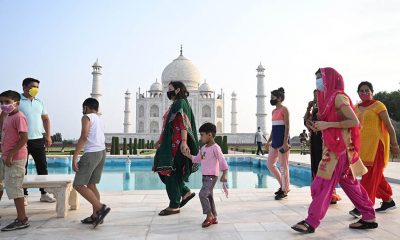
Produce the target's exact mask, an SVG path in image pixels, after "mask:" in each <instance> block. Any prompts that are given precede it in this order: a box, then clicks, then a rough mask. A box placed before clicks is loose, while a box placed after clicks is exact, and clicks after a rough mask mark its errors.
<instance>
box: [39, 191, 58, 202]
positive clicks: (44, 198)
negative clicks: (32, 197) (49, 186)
mask: <svg viewBox="0 0 400 240" xmlns="http://www.w3.org/2000/svg"><path fill="white" fill-rule="evenodd" d="M40 201H41V202H48V203H53V202H55V201H56V199H55V198H53V197H52V196H50V195H49V194H48V193H45V194H42V196H41V197H40Z"/></svg>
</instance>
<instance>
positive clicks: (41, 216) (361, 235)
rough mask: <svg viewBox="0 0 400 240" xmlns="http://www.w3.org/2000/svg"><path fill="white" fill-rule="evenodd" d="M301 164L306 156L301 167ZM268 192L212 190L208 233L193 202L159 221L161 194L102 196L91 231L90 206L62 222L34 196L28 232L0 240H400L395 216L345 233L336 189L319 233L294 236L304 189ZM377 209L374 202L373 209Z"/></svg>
mask: <svg viewBox="0 0 400 240" xmlns="http://www.w3.org/2000/svg"><path fill="white" fill-rule="evenodd" d="M294 157H296V156H294ZM302 157H303V156H302ZM302 157H301V159H302ZM296 159H300V158H299V157H298V156H297V157H296ZM301 159H300V160H301ZM306 159H307V156H305V157H304V161H306ZM298 161H299V160H298ZM393 164H398V163H393ZM391 165H392V164H391ZM394 166H397V165H394ZM389 167H391V166H389ZM393 168H395V167H393ZM392 186H393V190H394V193H395V196H394V198H395V199H397V200H399V199H400V196H399V195H400V185H399V184H392ZM194 191H195V192H198V190H194ZM274 191H275V189H251V190H250V189H249V190H243V189H231V190H230V197H229V199H226V198H225V196H224V195H223V194H222V193H221V192H219V190H215V195H216V205H217V210H218V212H219V222H220V223H219V224H218V225H214V226H211V227H210V228H208V229H202V228H201V226H200V225H201V223H202V221H203V220H204V216H203V215H202V212H201V205H200V202H199V200H198V198H197V197H196V198H194V199H193V200H192V201H191V202H189V203H188V204H187V206H185V207H184V208H183V209H182V210H181V213H180V214H178V215H174V216H167V217H160V216H158V215H157V214H158V212H159V211H160V210H162V209H163V208H164V207H166V206H167V204H168V201H167V199H168V198H167V195H166V193H165V191H161V190H155V191H129V192H105V193H102V197H103V201H104V202H105V203H106V204H108V205H109V206H110V207H111V208H112V211H111V213H110V214H109V216H108V217H107V218H106V220H105V223H104V224H103V225H101V226H99V227H98V228H97V229H96V230H93V229H91V228H90V227H89V226H87V225H83V224H81V223H80V220H81V219H83V218H85V217H87V216H89V215H90V206H89V204H88V203H87V202H86V201H85V200H83V199H82V201H81V202H82V206H81V209H80V210H78V211H71V212H69V215H68V217H67V218H65V219H62V218H61V219H60V218H56V217H55V211H54V209H55V204H54V203H40V202H39V195H38V193H34V194H32V195H31V196H30V199H29V201H30V204H29V206H28V207H27V212H28V216H29V217H30V222H31V227H30V228H28V229H25V230H20V231H14V232H7V233H4V232H0V239H2V240H6V239H41V240H45V239H88V238H90V239H117V238H118V239H162V240H170V239H191V240H192V239H251V240H256V239H280V240H282V239H285V240H286V239H385V240H389V239H400V214H399V211H400V210H394V211H392V212H390V213H387V214H378V215H377V221H378V223H379V228H378V229H375V230H368V231H360V230H350V229H349V228H348V224H349V223H351V222H352V221H354V219H353V218H352V217H351V216H350V215H348V211H349V210H351V209H352V208H353V206H352V204H351V203H350V201H349V200H348V198H347V197H346V196H345V195H344V194H343V192H342V190H341V189H338V192H339V193H340V194H341V195H342V197H343V200H342V201H341V202H339V203H338V204H337V205H332V206H331V207H330V209H329V211H328V214H327V216H326V218H325V219H324V221H323V222H322V224H321V227H320V228H318V229H317V231H316V232H315V233H314V234H311V235H301V234H298V233H296V232H294V231H293V230H291V229H290V226H291V225H293V224H295V223H296V222H298V221H300V220H303V219H304V217H305V216H306V214H307V207H308V204H309V202H310V200H311V198H310V191H309V188H308V187H304V188H298V189H293V190H292V191H291V192H290V194H289V198H288V199H287V200H282V201H275V200H274V199H273V192H274ZM398 203H400V201H399V202H398ZM378 205H379V202H377V205H376V207H378ZM0 215H1V216H2V218H1V219H0V223H1V226H5V225H6V224H8V223H9V222H10V221H12V220H13V218H14V217H15V208H14V206H13V202H11V201H9V200H7V199H4V198H3V201H1V202H0Z"/></svg>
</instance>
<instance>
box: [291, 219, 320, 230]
mask: <svg viewBox="0 0 400 240" xmlns="http://www.w3.org/2000/svg"><path fill="white" fill-rule="evenodd" d="M292 229H293V230H295V231H297V232H301V233H313V232H315V228H313V227H312V226H311V225H310V224H308V223H307V222H306V221H301V222H299V223H297V224H296V225H294V226H292Z"/></svg>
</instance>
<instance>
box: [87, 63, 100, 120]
mask: <svg viewBox="0 0 400 240" xmlns="http://www.w3.org/2000/svg"><path fill="white" fill-rule="evenodd" d="M92 68H93V72H92V75H93V83H92V93H91V94H90V96H91V97H92V98H95V99H97V101H99V114H101V110H100V109H101V108H102V105H101V97H102V95H101V85H100V80H101V66H100V64H99V59H97V60H96V62H95V63H94V64H93V66H92Z"/></svg>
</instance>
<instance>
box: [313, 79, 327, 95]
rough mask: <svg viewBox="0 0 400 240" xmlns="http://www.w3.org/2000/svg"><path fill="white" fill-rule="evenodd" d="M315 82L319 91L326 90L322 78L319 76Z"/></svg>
mask: <svg viewBox="0 0 400 240" xmlns="http://www.w3.org/2000/svg"><path fill="white" fill-rule="evenodd" d="M315 84H316V87H317V89H318V91H320V92H323V91H325V86H324V81H323V80H322V78H318V79H317V81H316V82H315Z"/></svg>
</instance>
